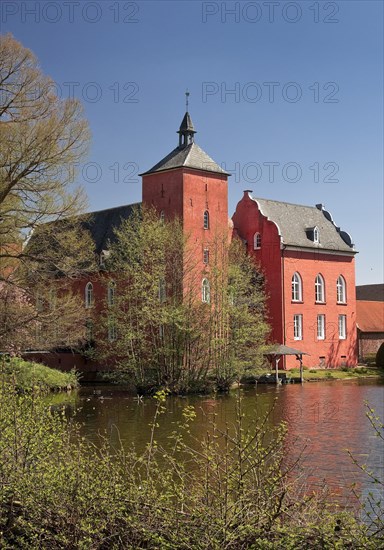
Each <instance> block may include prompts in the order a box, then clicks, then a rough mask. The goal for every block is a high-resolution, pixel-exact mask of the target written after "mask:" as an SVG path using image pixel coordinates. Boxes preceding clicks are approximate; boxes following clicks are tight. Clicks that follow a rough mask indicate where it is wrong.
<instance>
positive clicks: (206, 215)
mask: <svg viewBox="0 0 384 550" xmlns="http://www.w3.org/2000/svg"><path fill="white" fill-rule="evenodd" d="M204 229H209V212H208V210H206V211H205V212H204Z"/></svg>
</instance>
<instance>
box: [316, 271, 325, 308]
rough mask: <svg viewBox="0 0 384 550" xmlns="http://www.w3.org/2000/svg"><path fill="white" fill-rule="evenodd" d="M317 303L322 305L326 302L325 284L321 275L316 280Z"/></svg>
mask: <svg viewBox="0 0 384 550" xmlns="http://www.w3.org/2000/svg"><path fill="white" fill-rule="evenodd" d="M315 301H316V302H320V303H324V302H325V283H324V279H323V277H322V276H321V275H320V273H319V274H318V275H317V276H316V279H315Z"/></svg>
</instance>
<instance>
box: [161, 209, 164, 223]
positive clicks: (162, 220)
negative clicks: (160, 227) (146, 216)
mask: <svg viewBox="0 0 384 550" xmlns="http://www.w3.org/2000/svg"><path fill="white" fill-rule="evenodd" d="M164 220H165V213H164V210H162V211H161V212H160V222H161V223H164Z"/></svg>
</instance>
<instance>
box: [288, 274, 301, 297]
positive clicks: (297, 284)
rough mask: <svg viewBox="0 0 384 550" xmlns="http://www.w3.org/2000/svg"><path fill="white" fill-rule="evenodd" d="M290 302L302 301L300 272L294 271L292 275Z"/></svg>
mask: <svg viewBox="0 0 384 550" xmlns="http://www.w3.org/2000/svg"><path fill="white" fill-rule="evenodd" d="M291 284H292V287H291V288H292V294H291V298H292V302H302V301H303V281H302V279H301V275H300V273H298V272H297V271H295V273H294V274H293V275H292V283H291Z"/></svg>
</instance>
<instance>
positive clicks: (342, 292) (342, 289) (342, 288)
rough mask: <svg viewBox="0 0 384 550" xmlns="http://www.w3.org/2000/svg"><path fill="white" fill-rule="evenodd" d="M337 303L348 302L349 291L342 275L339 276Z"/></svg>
mask: <svg viewBox="0 0 384 550" xmlns="http://www.w3.org/2000/svg"><path fill="white" fill-rule="evenodd" d="M336 293H337V302H338V303H339V304H345V303H346V302H347V291H346V284H345V279H344V277H343V276H342V275H339V277H338V278H337V283H336Z"/></svg>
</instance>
